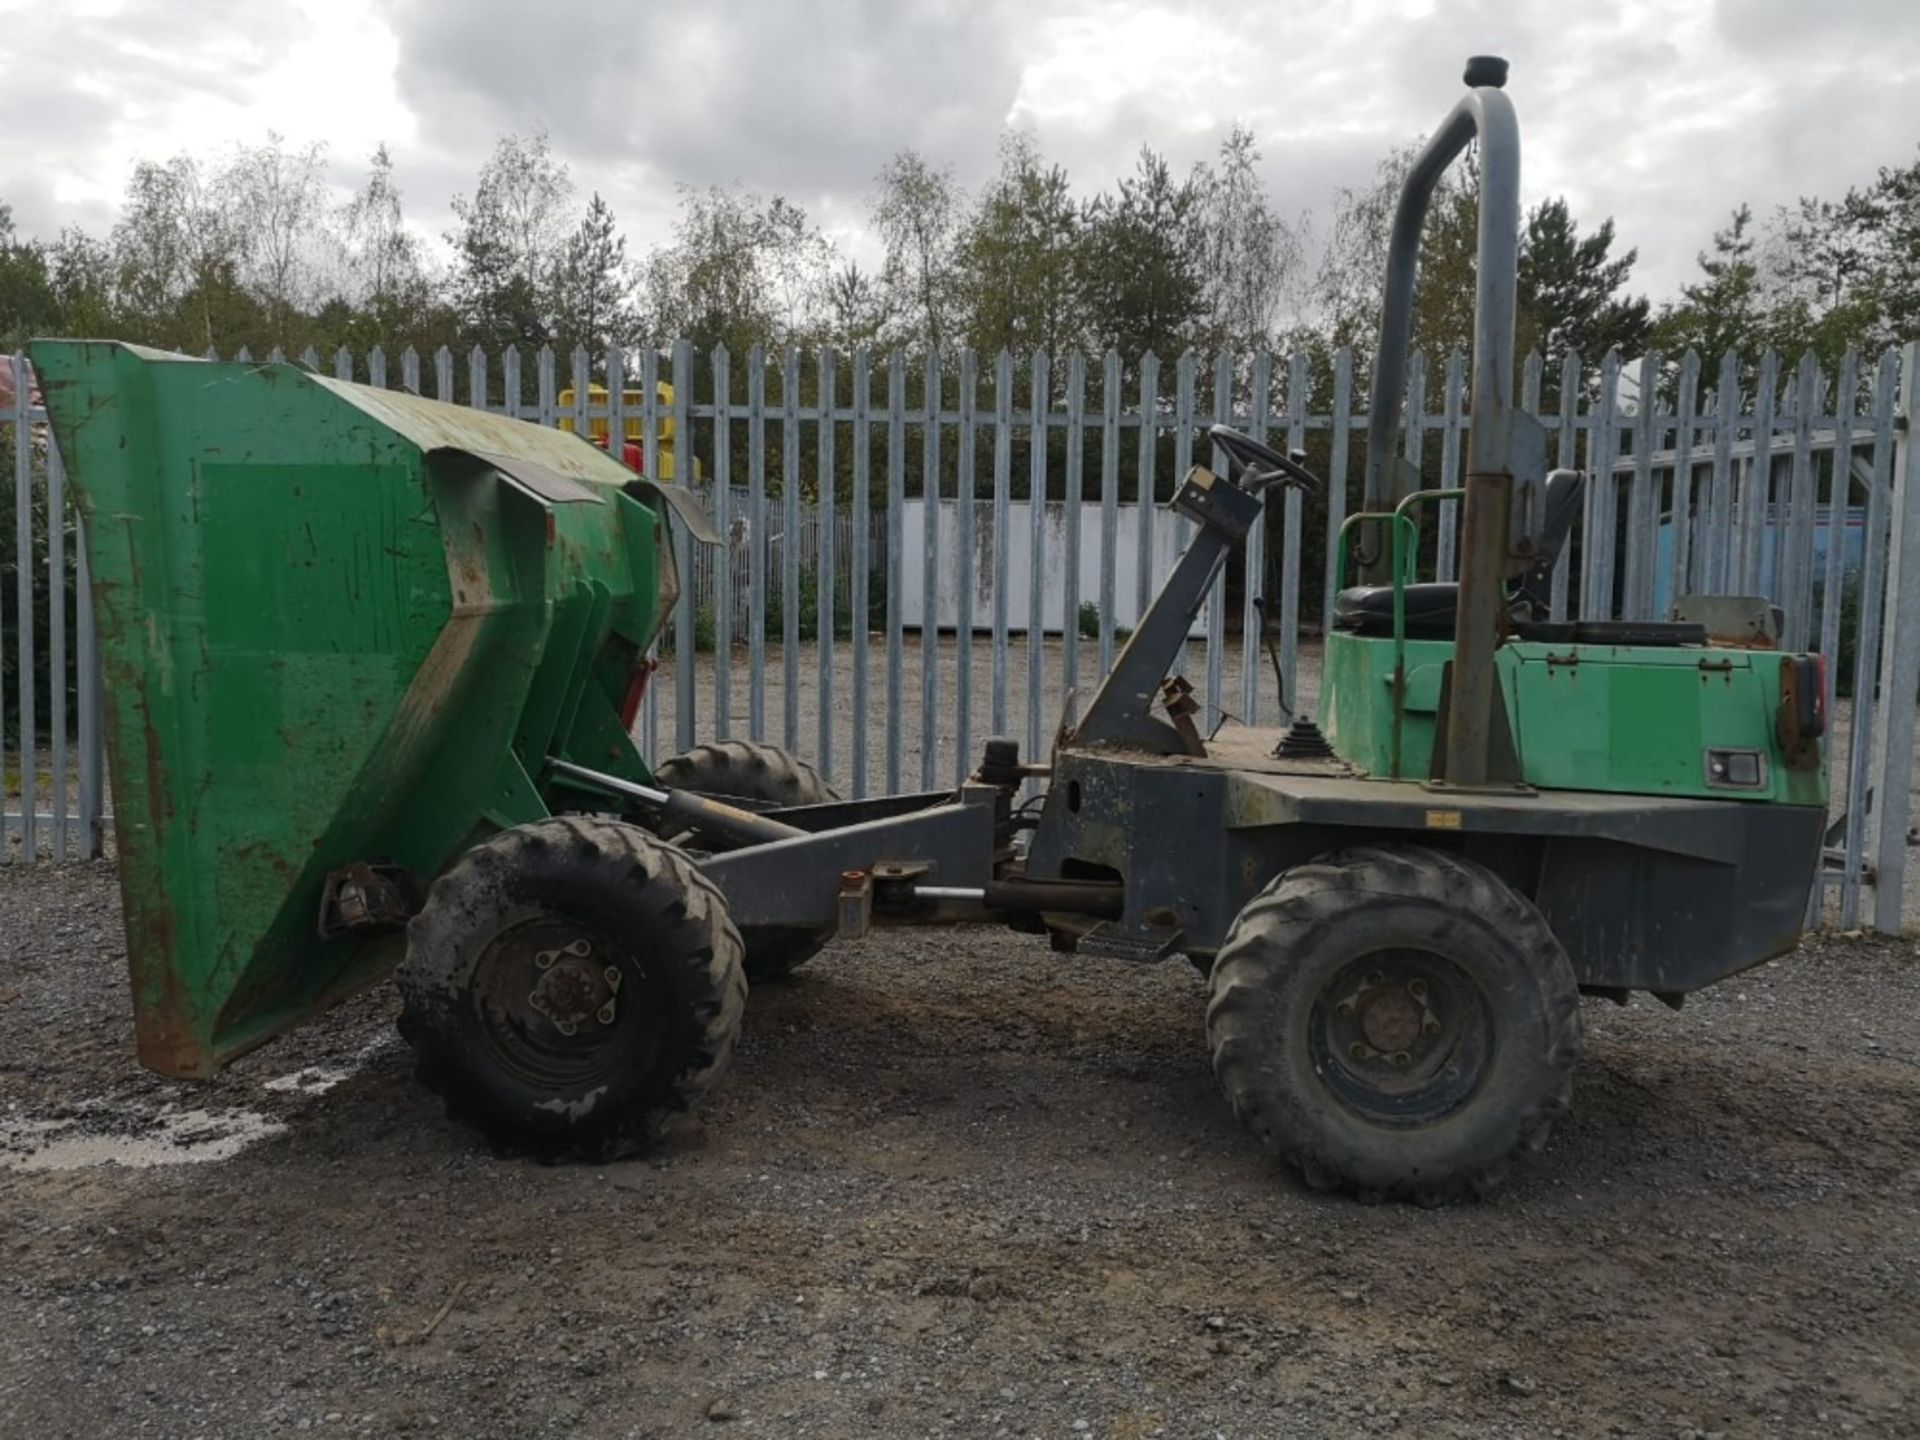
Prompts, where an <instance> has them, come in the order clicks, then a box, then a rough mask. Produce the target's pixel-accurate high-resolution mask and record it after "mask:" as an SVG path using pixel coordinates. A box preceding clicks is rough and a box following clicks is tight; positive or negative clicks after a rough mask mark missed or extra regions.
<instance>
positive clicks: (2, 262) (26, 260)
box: [0, 204, 59, 351]
mask: <svg viewBox="0 0 1920 1440" xmlns="http://www.w3.org/2000/svg"><path fill="white" fill-rule="evenodd" d="M58 310H59V305H58V300H57V298H56V296H55V293H54V286H53V279H52V276H51V275H50V274H49V273H48V264H47V252H46V251H45V250H44V249H43V248H42V247H41V246H40V245H38V244H36V243H35V242H33V241H31V240H16V239H14V235H13V211H12V210H11V209H10V208H9V207H8V206H6V205H5V204H0V350H6V351H13V350H16V349H18V348H19V347H20V345H21V344H22V343H23V342H24V341H25V340H26V338H27V337H28V336H29V335H34V334H38V333H39V332H40V331H41V330H42V329H44V328H45V327H46V325H47V324H48V323H49V322H50V321H51V320H53V318H54V317H55V315H56V314H57V313H58Z"/></svg>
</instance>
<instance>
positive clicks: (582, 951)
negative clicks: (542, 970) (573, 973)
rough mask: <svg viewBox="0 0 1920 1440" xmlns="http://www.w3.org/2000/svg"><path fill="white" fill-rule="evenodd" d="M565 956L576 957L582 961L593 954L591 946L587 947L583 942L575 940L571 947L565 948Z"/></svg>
mask: <svg viewBox="0 0 1920 1440" xmlns="http://www.w3.org/2000/svg"><path fill="white" fill-rule="evenodd" d="M567 954H569V955H578V956H579V957H580V958H581V959H583V960H584V959H586V957H587V956H589V955H591V954H593V946H591V945H589V944H588V943H587V942H586V941H584V940H576V941H574V942H573V943H572V944H571V945H569V946H567Z"/></svg>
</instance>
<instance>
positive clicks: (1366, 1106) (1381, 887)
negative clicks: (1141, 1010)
mask: <svg viewBox="0 0 1920 1440" xmlns="http://www.w3.org/2000/svg"><path fill="white" fill-rule="evenodd" d="M1207 1037H1208V1040H1209V1042H1210V1043H1211V1045H1212V1048H1213V1068H1214V1074H1215V1075H1216V1076H1217V1077H1218V1078H1219V1081H1220V1086H1221V1088H1222V1089H1223V1090H1224V1091H1225V1092H1226V1095H1227V1099H1228V1100H1229V1101H1230V1102H1231V1103H1232V1105H1233V1109H1234V1112H1235V1113H1236V1114H1237V1115H1239V1116H1240V1118H1241V1119H1242V1120H1243V1121H1244V1122H1245V1123H1246V1124H1247V1126H1248V1127H1249V1128H1250V1129H1251V1130H1252V1131H1253V1132H1254V1133H1255V1134H1256V1135H1258V1136H1259V1137H1260V1139H1261V1140H1262V1141H1263V1142H1264V1143H1265V1144H1266V1145H1267V1147H1268V1148H1269V1149H1271V1150H1273V1151H1274V1152H1275V1153H1277V1154H1278V1155H1279V1156H1280V1157H1281V1158H1282V1159H1284V1160H1286V1161H1287V1162H1288V1163H1289V1164H1291V1165H1293V1166H1294V1167H1295V1168H1297V1169H1298V1170H1299V1172H1300V1173H1301V1175H1302V1176H1303V1177H1304V1178H1305V1179H1306V1181H1307V1183H1308V1184H1310V1185H1312V1186H1314V1187H1315V1188H1316V1189H1323V1190H1325V1189H1345V1190H1352V1191H1354V1192H1356V1193H1358V1194H1359V1195H1360V1196H1361V1198H1363V1199H1368V1200H1378V1199H1401V1200H1411V1201H1414V1202H1416V1203H1420V1204H1445V1203H1448V1202H1450V1201H1453V1200H1457V1199H1461V1198H1464V1197H1466V1196H1469V1195H1484V1194H1486V1193H1487V1192H1488V1191H1489V1190H1491V1189H1492V1188H1493V1187H1494V1186H1495V1185H1497V1184H1498V1183H1499V1181H1500V1179H1501V1178H1502V1176H1503V1175H1504V1174H1505V1172H1506V1169H1507V1165H1508V1162H1509V1160H1510V1158H1511V1157H1512V1156H1513V1155H1515V1154H1517V1153H1521V1152H1531V1151H1534V1150H1538V1149H1539V1148H1540V1146H1541V1145H1543V1144H1544V1143H1545V1142H1546V1138H1547V1132H1548V1130H1549V1128H1550V1127H1551V1125H1552V1123H1553V1121H1554V1119H1555V1118H1556V1117H1558V1116H1560V1115H1562V1114H1564V1113H1565V1112H1566V1110H1567V1107H1568V1104H1569V1102H1570V1100H1571V1098H1572V1078H1571V1077H1572V1072H1573V1067H1574V1064H1575V1062H1576V1060H1577V1059H1578V1057H1579V1051H1580V1009H1579V992H1578V990H1577V988H1576V986H1575V984H1574V978H1573V967H1572V965H1571V964H1570V963H1569V962H1568V960H1567V955H1566V952H1565V950H1563V949H1562V948H1561V946H1560V942H1559V941H1558V940H1556V939H1555V938H1554V935H1553V932H1552V930H1551V929H1549V928H1548V926H1547V923H1546V920H1545V919H1544V918H1543V917H1542V916H1541V914H1540V912H1539V911H1538V910H1537V909H1535V908H1534V906H1533V904H1532V902H1530V901H1529V900H1527V899H1526V898H1525V897H1524V896H1522V895H1519V894H1517V893H1516V892H1515V891H1514V890H1513V889H1512V888H1511V887H1510V886H1508V885H1507V884H1506V883H1505V882H1504V881H1502V880H1501V879H1500V878H1499V877H1498V876H1497V875H1495V874H1494V873H1493V872H1492V871H1490V870H1488V869H1486V868H1485V867H1484V866H1481V865H1477V864H1474V863H1473V862H1471V861H1468V860H1462V859H1460V858H1458V857H1456V856H1452V855H1448V854H1444V853H1442V852H1440V851H1436V850H1425V849H1417V848H1407V849H1362V850H1349V851H1346V852H1344V853H1342V854H1338V855H1334V856H1331V857H1329V858H1327V859H1325V860H1322V861H1317V862H1315V863H1313V864H1310V865H1304V866H1301V867H1299V868H1297V869H1294V870H1289V871H1288V872H1287V873H1286V874H1284V875H1282V876H1281V877H1280V878H1279V879H1277V880H1275V881H1274V882H1273V883H1272V884H1271V885H1269V886H1268V887H1267V888H1266V889H1265V890H1264V891H1262V892H1261V893H1260V894H1259V895H1257V896H1255V897H1254V899H1253V900H1251V901H1250V902H1249V903H1248V904H1247V907H1246V909H1244V910H1242V911H1241V912H1240V915H1239V918H1238V919H1236V920H1235V921H1234V924H1233V928H1232V929H1231V930H1230V931H1229V933H1228V936H1227V942H1226V944H1225V945H1224V946H1222V948H1221V951H1220V957H1219V959H1218V961H1217V962H1216V963H1215V965H1214V969H1213V975H1212V979H1211V982H1210V986H1209V999H1208V1004H1207Z"/></svg>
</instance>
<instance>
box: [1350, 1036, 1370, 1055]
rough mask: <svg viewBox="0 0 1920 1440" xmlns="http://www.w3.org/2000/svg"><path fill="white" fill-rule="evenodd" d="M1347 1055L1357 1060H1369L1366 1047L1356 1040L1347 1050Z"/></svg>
mask: <svg viewBox="0 0 1920 1440" xmlns="http://www.w3.org/2000/svg"><path fill="white" fill-rule="evenodd" d="M1347 1053H1348V1054H1349V1055H1351V1056H1352V1057H1353V1058H1354V1059H1356V1060H1364V1059H1366V1058H1367V1054H1368V1051H1367V1047H1366V1046H1364V1045H1362V1044H1361V1043H1360V1042H1359V1041H1358V1040H1356V1041H1354V1042H1353V1044H1352V1045H1350V1046H1349V1047H1348V1048H1347Z"/></svg>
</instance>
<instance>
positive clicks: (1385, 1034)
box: [1360, 985, 1420, 1054]
mask: <svg viewBox="0 0 1920 1440" xmlns="http://www.w3.org/2000/svg"><path fill="white" fill-rule="evenodd" d="M1360 1034H1361V1036H1362V1037H1363V1038H1364V1039H1365V1040H1366V1042H1367V1044H1369V1045H1371V1046H1372V1047H1373V1048H1374V1049H1376V1050H1384V1051H1386V1052H1387V1053H1389V1054H1391V1053H1393V1052H1394V1051H1396V1050H1405V1049H1407V1048H1408V1047H1409V1046H1411V1045H1412V1044H1413V1043H1414V1042H1415V1041H1416V1040H1418V1039H1419V1038H1420V1003H1419V1002H1418V1001H1417V1000H1415V999H1414V998H1413V996H1412V995H1411V994H1410V993H1409V992H1408V991H1407V989H1406V987H1405V986H1400V985H1396V986H1394V987H1392V988H1391V989H1383V990H1378V991H1376V992H1374V993H1373V994H1372V995H1370V996H1368V997H1367V999H1366V1001H1365V1003H1364V1004H1363V1005H1362V1007H1361V1010H1360Z"/></svg>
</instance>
